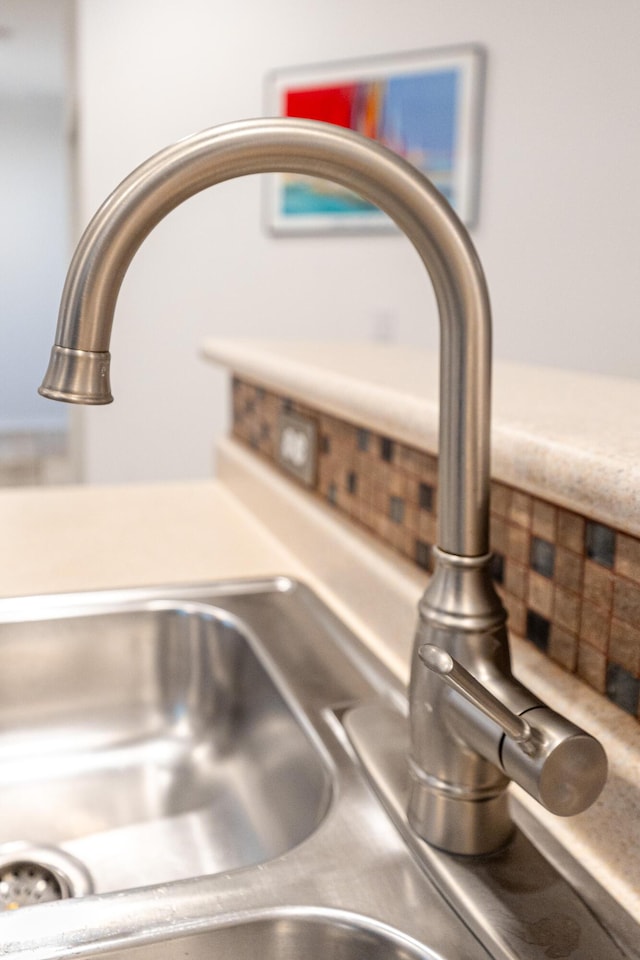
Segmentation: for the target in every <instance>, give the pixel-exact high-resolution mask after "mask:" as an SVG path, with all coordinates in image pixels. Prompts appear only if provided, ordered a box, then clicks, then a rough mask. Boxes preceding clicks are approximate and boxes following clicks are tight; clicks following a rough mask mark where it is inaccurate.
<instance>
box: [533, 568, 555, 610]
mask: <svg viewBox="0 0 640 960" xmlns="http://www.w3.org/2000/svg"><path fill="white" fill-rule="evenodd" d="M527 592H528V606H529V608H530V609H531V610H535V611H536V613H541V614H542V616H543V617H547V619H549V618H550V617H551V614H552V611H553V592H554V591H553V583H552V582H551V580H549V579H547V577H542V576H541V575H540V574H539V573H535V572H533V571H532V572H531V573H530V574H529V588H528V591H527Z"/></svg>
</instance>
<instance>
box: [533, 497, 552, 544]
mask: <svg viewBox="0 0 640 960" xmlns="http://www.w3.org/2000/svg"><path fill="white" fill-rule="evenodd" d="M557 514H558V509H557V507H554V506H553V504H551V503H546V502H545V501H544V500H538V499H537V498H535V499H534V501H533V510H532V515H531V531H532V533H534V534H535V535H536V536H537V537H542V538H543V539H544V540H548V541H549V543H555V542H556V527H557Z"/></svg>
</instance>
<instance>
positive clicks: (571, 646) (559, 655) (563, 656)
mask: <svg viewBox="0 0 640 960" xmlns="http://www.w3.org/2000/svg"><path fill="white" fill-rule="evenodd" d="M547 653H548V654H549V656H550V657H551V659H552V660H554V661H555V662H556V663H557V664H559V665H560V666H561V667H564V669H565V670H568V671H569V673H575V670H576V665H577V662H578V638H577V637H576V635H575V634H574V633H570V632H569V631H568V630H563V629H562V628H561V627H558V626H557V625H556V624H554V623H552V624H551V633H550V636H549V646H548V648H547Z"/></svg>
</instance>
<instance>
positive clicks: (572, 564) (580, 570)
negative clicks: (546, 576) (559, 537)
mask: <svg viewBox="0 0 640 960" xmlns="http://www.w3.org/2000/svg"><path fill="white" fill-rule="evenodd" d="M583 577H584V558H583V557H581V556H579V555H578V554H577V553H574V552H573V550H567V548H566V547H561V546H559V545H557V546H556V561H555V568H554V574H553V579H554V580H555V582H556V583H557V584H558V585H559V586H561V587H564V588H565V589H566V590H572V591H573V592H574V593H580V592H581V590H582V582H583Z"/></svg>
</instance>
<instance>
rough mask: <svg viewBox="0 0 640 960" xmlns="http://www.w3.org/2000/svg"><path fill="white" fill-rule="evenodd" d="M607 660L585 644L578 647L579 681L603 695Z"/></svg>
mask: <svg viewBox="0 0 640 960" xmlns="http://www.w3.org/2000/svg"><path fill="white" fill-rule="evenodd" d="M606 673H607V658H606V657H605V655H604V654H603V653H600V651H599V650H595V649H594V648H593V647H590V646H589V645H588V644H587V643H581V644H580V646H579V647H578V667H577V674H578V676H579V677H580V679H581V680H584V681H585V683H588V684H589V686H590V687H593V689H594V690H597V691H598V693H604V692H605V688H606V682H607V681H606Z"/></svg>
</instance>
